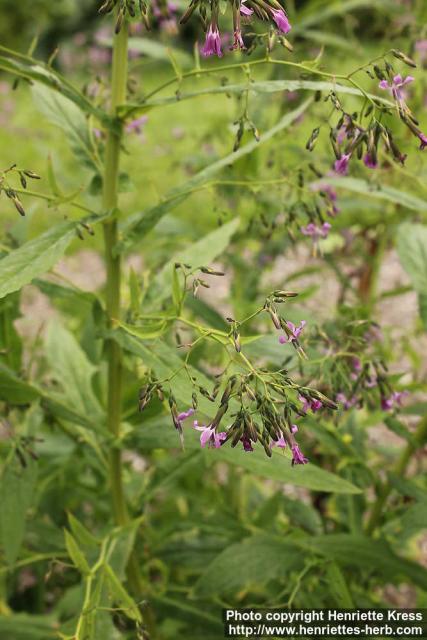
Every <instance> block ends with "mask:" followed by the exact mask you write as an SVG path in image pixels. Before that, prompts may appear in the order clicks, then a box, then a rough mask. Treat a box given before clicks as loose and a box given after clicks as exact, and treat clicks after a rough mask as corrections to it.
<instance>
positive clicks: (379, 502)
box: [366, 417, 427, 535]
mask: <svg viewBox="0 0 427 640" xmlns="http://www.w3.org/2000/svg"><path fill="white" fill-rule="evenodd" d="M426 438H427V417H425V418H423V419H422V420H421V422H420V424H419V425H418V428H417V430H416V432H415V434H414V438H413V441H412V442H409V443H408V444H407V445H406V448H405V449H404V450H403V452H402V455H401V456H400V458H399V460H398V461H397V464H396V466H395V468H394V473H395V474H396V475H398V476H402V475H403V474H404V473H405V471H406V468H407V466H408V464H409V461H410V459H411V457H412V455H413V453H414V452H415V451H416V450H417V449H418V447H420V446H422V445H423V444H424V442H425V440H426ZM392 489H393V486H392V484H391V483H390V482H386V483H385V484H384V485H383V486H382V487H381V489H380V490H379V492H378V495H377V499H376V501H375V503H374V505H373V507H372V511H371V515H370V517H369V519H368V523H367V525H366V533H367V534H369V535H370V534H372V533H373V532H374V531H375V529H376V528H377V526H378V524H379V522H380V519H381V515H382V512H383V509H384V507H385V505H386V502H387V499H388V497H389V495H390V493H391V491H392Z"/></svg>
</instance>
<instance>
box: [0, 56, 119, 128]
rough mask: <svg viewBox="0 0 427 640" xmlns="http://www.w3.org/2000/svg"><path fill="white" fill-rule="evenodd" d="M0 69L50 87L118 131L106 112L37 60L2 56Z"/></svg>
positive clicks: (115, 123)
mask: <svg viewBox="0 0 427 640" xmlns="http://www.w3.org/2000/svg"><path fill="white" fill-rule="evenodd" d="M0 51H4V48H3V47H1V46H0ZM7 53H8V54H9V52H7ZM0 69H2V70H3V71H7V72H8V73H11V74H13V75H16V76H18V77H20V78H26V79H27V80H30V81H35V82H37V83H39V84H41V85H44V86H45V87H49V88H50V89H52V90H53V91H56V92H58V94H61V95H62V96H65V97H66V98H68V100H71V101H72V102H74V104H76V105H77V106H78V107H79V109H81V110H82V111H84V112H85V113H88V114H91V115H93V116H95V118H97V120H99V122H101V123H102V124H103V125H104V127H106V128H109V129H112V130H117V127H118V125H117V122H115V121H114V120H113V119H112V118H111V117H110V116H109V115H108V114H107V113H106V112H105V111H103V110H102V109H99V108H98V107H96V106H95V105H94V104H92V102H91V101H90V100H88V98H86V97H85V96H84V95H83V94H82V93H81V92H80V91H79V90H78V89H77V88H76V87H73V85H71V84H70V82H69V81H68V80H65V78H63V77H62V76H61V75H60V74H59V73H57V72H56V71H54V70H53V69H52V68H50V67H49V68H48V67H46V66H43V64H42V63H39V62H37V60H34V59H32V58H30V57H27V56H21V55H19V56H16V57H12V56H11V55H10V56H9V55H0Z"/></svg>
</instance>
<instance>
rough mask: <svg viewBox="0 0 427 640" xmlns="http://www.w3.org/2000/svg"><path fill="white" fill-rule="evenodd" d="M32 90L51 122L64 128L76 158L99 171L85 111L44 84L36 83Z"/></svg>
mask: <svg viewBox="0 0 427 640" xmlns="http://www.w3.org/2000/svg"><path fill="white" fill-rule="evenodd" d="M32 92H33V96H34V101H35V104H36V106H37V108H38V109H39V111H40V112H41V113H42V114H43V115H44V116H45V117H46V118H47V119H48V120H49V122H51V123H52V124H53V125H55V126H56V127H59V128H60V129H62V131H63V132H64V133H65V135H66V137H67V140H68V142H69V144H70V147H71V150H72V151H73V153H74V155H75V156H76V158H77V159H78V160H80V161H81V164H84V165H85V166H86V167H88V168H89V169H91V170H92V171H97V169H99V167H98V164H99V163H97V160H96V155H95V152H94V148H93V144H92V142H91V139H90V136H89V128H88V123H87V119H86V117H85V114H84V112H83V111H82V110H81V109H79V107H78V106H77V105H76V104H75V103H73V102H71V100H69V99H68V98H65V97H64V96H63V95H61V94H60V93H58V92H57V91H53V90H52V89H50V88H48V87H45V86H43V85H35V86H34V87H33V89H32Z"/></svg>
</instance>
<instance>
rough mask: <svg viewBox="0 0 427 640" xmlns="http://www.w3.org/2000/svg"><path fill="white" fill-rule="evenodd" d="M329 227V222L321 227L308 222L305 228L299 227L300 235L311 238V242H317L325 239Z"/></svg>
mask: <svg viewBox="0 0 427 640" xmlns="http://www.w3.org/2000/svg"><path fill="white" fill-rule="evenodd" d="M330 230H331V225H330V224H329V222H324V223H323V224H322V226H321V227H319V226H318V225H316V224H314V222H310V223H309V224H308V225H307V226H306V227H301V233H302V234H303V235H305V236H310V237H311V238H313V242H318V241H319V240H320V238H327V237H328V234H329V231H330Z"/></svg>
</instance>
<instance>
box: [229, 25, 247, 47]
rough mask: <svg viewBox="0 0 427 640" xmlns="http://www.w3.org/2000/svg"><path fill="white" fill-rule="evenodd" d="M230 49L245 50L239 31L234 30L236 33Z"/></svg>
mask: <svg viewBox="0 0 427 640" xmlns="http://www.w3.org/2000/svg"><path fill="white" fill-rule="evenodd" d="M231 48H232V49H246V47H245V43H244V42H243V38H242V32H241V31H240V29H236V31H235V32H234V42H233V46H232V47H231Z"/></svg>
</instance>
